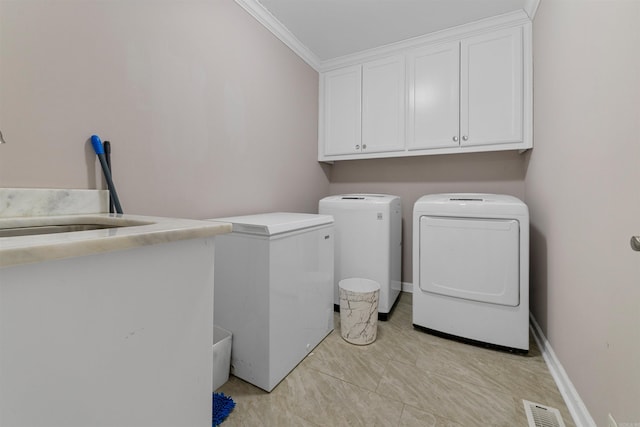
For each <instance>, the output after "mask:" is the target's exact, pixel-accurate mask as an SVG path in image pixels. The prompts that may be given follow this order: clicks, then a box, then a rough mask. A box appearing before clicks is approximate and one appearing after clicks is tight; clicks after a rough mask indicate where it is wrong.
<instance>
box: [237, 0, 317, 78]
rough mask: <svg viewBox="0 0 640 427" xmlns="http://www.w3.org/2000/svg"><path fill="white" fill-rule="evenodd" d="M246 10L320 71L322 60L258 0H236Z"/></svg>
mask: <svg viewBox="0 0 640 427" xmlns="http://www.w3.org/2000/svg"><path fill="white" fill-rule="evenodd" d="M235 2H236V3H237V4H238V5H240V7H242V8H243V9H244V10H246V11H247V12H248V13H249V14H250V15H251V16H253V17H254V18H255V19H256V21H258V22H259V23H261V24H262V25H263V26H264V27H265V28H266V29H268V30H269V31H271V32H272V33H273V35H275V36H276V37H277V38H278V39H280V41H282V42H283V43H284V44H285V45H287V46H288V47H289V49H291V50H292V51H293V52H294V53H295V54H296V55H298V56H299V57H300V58H302V60H303V61H304V62H306V63H307V64H309V65H310V66H311V68H313V69H314V70H316V71H318V70H319V69H320V64H321V61H320V58H318V56H316V55H315V54H314V53H313V52H311V51H310V50H309V48H307V47H306V46H305V45H304V44H302V42H300V40H298V39H297V38H296V36H294V35H293V34H292V33H291V31H289V30H288V29H287V28H286V27H285V26H284V25H282V23H281V22H280V21H278V20H277V19H276V18H275V17H274V16H273V15H272V14H271V13H270V12H269V11H268V10H267V9H265V7H264V6H262V5H261V4H260V3H259V2H258V1H257V0H235Z"/></svg>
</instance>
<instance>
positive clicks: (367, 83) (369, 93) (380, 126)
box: [362, 56, 405, 153]
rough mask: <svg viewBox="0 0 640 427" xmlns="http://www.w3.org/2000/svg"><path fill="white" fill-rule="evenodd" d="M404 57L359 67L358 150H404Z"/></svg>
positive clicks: (386, 59)
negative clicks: (360, 101)
mask: <svg viewBox="0 0 640 427" xmlns="http://www.w3.org/2000/svg"><path fill="white" fill-rule="evenodd" d="M404 74H405V72H404V57H403V56H394V57H391V58H385V59H382V60H379V61H373V62H368V63H366V64H364V65H363V66H362V151H363V152H367V153H376V152H387V151H397V150H404V129H405V121H404V112H405V85H404V83H405V76H404Z"/></svg>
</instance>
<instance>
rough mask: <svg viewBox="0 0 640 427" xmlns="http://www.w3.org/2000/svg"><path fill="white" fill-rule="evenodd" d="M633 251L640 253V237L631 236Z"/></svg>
mask: <svg viewBox="0 0 640 427" xmlns="http://www.w3.org/2000/svg"><path fill="white" fill-rule="evenodd" d="M631 249H633V250H634V251H638V252H640V236H631Z"/></svg>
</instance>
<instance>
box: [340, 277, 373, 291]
mask: <svg viewBox="0 0 640 427" xmlns="http://www.w3.org/2000/svg"><path fill="white" fill-rule="evenodd" d="M338 286H339V287H340V289H344V290H345V291H349V292H359V293H365V292H375V291H379V290H380V284H379V283H378V282H376V281H374V280H371V279H364V278H362V277H351V278H349V279H342V280H340V282H339V283H338Z"/></svg>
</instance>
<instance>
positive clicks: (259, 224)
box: [213, 212, 333, 236]
mask: <svg viewBox="0 0 640 427" xmlns="http://www.w3.org/2000/svg"><path fill="white" fill-rule="evenodd" d="M213 220H215V221H223V222H230V223H231V224H233V233H245V234H256V235H260V236H274V235H276V234H282V233H287V232H290V231H296V230H304V229H306V228H311V227H317V226H320V225H328V224H333V217H332V216H330V215H316V214H305V213H290V212H271V213H264V214H256V215H244V216H234V217H228V218H215V219H213Z"/></svg>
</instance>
